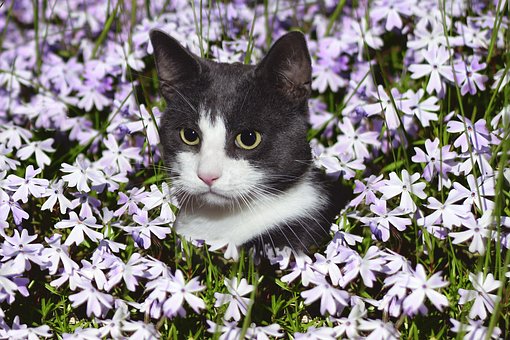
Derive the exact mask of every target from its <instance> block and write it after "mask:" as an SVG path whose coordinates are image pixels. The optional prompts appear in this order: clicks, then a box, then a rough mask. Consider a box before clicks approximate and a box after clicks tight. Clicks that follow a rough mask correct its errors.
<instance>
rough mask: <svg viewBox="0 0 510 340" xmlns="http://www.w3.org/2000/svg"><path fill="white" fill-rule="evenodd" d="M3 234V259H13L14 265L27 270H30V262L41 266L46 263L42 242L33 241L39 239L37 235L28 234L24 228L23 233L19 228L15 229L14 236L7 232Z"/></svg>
mask: <svg viewBox="0 0 510 340" xmlns="http://www.w3.org/2000/svg"><path fill="white" fill-rule="evenodd" d="M2 236H3V237H4V242H3V243H2V248H1V255H2V261H4V262H5V261H7V260H10V259H12V260H13V266H15V267H17V268H24V269H25V270H30V268H31V265H30V262H34V263H36V264H38V265H39V266H41V265H42V264H43V263H44V262H43V261H42V259H41V252H42V250H43V246H42V244H38V243H35V244H34V243H32V242H33V241H35V240H36V239H37V235H28V231H27V230H26V229H23V230H22V231H21V235H20V233H19V232H18V231H17V230H14V234H13V235H12V237H9V236H7V235H5V234H4V235H2Z"/></svg>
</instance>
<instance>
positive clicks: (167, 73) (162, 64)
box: [150, 29, 201, 95]
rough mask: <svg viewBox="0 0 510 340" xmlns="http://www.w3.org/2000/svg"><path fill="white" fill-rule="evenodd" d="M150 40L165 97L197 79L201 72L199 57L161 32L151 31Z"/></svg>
mask: <svg viewBox="0 0 510 340" xmlns="http://www.w3.org/2000/svg"><path fill="white" fill-rule="evenodd" d="M150 39H151V43H152V47H153V48H154V58H155V60H156V69H157V71H158V76H159V80H160V88H161V91H162V94H163V95H165V94H166V93H173V92H178V91H179V89H180V88H183V87H186V85H189V84H190V83H191V82H193V80H195V79H197V77H198V75H199V74H200V71H201V65H200V62H199V58H198V57H197V56H195V55H194V54H193V53H191V52H189V51H188V50H187V49H186V48H184V47H183V46H182V45H181V44H180V43H179V42H178V41H177V40H176V39H174V38H173V37H171V36H169V35H168V34H166V33H165V32H163V31H161V30H158V29H153V30H151V31H150Z"/></svg>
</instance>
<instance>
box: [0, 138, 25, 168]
mask: <svg viewBox="0 0 510 340" xmlns="http://www.w3.org/2000/svg"><path fill="white" fill-rule="evenodd" d="M11 152H12V148H9V147H7V146H6V145H4V144H2V143H0V172H3V171H5V170H15V169H16V168H17V167H18V166H19V165H20V162H19V161H17V160H15V159H11V158H9V157H8V156H9V154H10V153H11Z"/></svg>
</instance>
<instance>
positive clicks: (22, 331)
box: [0, 315, 53, 340]
mask: <svg viewBox="0 0 510 340" xmlns="http://www.w3.org/2000/svg"><path fill="white" fill-rule="evenodd" d="M0 336H1V331H0ZM52 336H53V334H51V330H50V327H49V326H48V325H43V326H39V327H28V326H27V325H25V324H20V319H19V316H17V315H16V317H15V318H14V320H13V322H12V327H11V328H10V329H7V330H6V332H5V338H6V339H27V340H38V339H40V338H49V337H52Z"/></svg>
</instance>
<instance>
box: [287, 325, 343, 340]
mask: <svg viewBox="0 0 510 340" xmlns="http://www.w3.org/2000/svg"><path fill="white" fill-rule="evenodd" d="M294 339H295V340H306V339H316V340H335V339H336V334H335V330H334V329H333V328H330V327H319V328H316V327H314V326H310V327H308V328H307V329H306V333H294Z"/></svg>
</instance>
